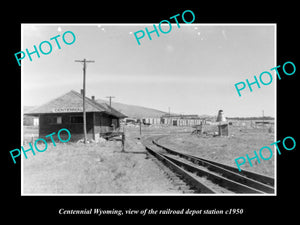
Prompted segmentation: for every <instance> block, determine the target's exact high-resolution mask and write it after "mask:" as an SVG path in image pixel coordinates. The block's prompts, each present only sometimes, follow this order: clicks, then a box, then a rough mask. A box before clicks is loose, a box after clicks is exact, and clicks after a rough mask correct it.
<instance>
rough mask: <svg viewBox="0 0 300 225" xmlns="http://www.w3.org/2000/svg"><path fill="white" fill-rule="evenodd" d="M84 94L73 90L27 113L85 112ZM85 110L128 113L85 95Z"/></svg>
mask: <svg viewBox="0 0 300 225" xmlns="http://www.w3.org/2000/svg"><path fill="white" fill-rule="evenodd" d="M82 102H83V96H82V95H81V94H80V93H78V92H76V91H74V90H71V91H70V92H68V93H66V94H64V95H62V96H60V97H58V98H56V99H53V100H51V101H50V102H48V103H45V104H43V105H41V106H38V107H36V108H34V109H32V110H30V111H29V112H27V113H24V114H25V115H31V116H37V115H39V114H46V113H74V112H83V108H82ZM85 111H86V112H103V113H106V114H109V115H112V116H115V117H118V118H125V117H127V116H126V115H124V114H122V113H121V112H119V111H117V110H116V109H114V108H113V107H110V106H109V105H107V104H106V103H101V104H100V103H98V102H96V101H95V100H92V99H90V98H88V97H85Z"/></svg>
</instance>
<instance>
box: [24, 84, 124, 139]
mask: <svg viewBox="0 0 300 225" xmlns="http://www.w3.org/2000/svg"><path fill="white" fill-rule="evenodd" d="M82 102H83V95H82V93H78V92H76V91H74V90H71V91H70V92H68V93H66V94H64V95H62V96H60V97H58V98H56V99H53V100H52V101H50V102H48V103H45V104H43V105H41V106H39V107H37V108H34V109H32V110H31V111H29V112H27V113H25V114H24V115H29V116H35V117H38V118H39V137H45V136H47V135H49V134H51V133H53V132H57V131H59V130H60V129H61V128H66V129H68V130H69V131H70V133H71V141H77V140H79V139H82V138H83V137H84V134H83V107H82V104H83V103H82ZM85 111H86V130H87V138H88V139H94V140H95V139H97V138H98V137H99V136H102V135H105V134H106V133H108V132H112V131H114V130H117V129H119V127H120V121H119V120H120V119H123V118H125V117H127V116H126V115H124V114H122V113H121V112H119V111H117V110H116V109H114V108H112V107H110V106H109V105H107V104H105V103H101V104H100V103H98V102H96V101H95V98H94V97H92V99H90V98H88V97H85Z"/></svg>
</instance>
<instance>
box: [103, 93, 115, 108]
mask: <svg viewBox="0 0 300 225" xmlns="http://www.w3.org/2000/svg"><path fill="white" fill-rule="evenodd" d="M105 98H109V107H110V111H111V99H112V98H115V96H106V97H105Z"/></svg>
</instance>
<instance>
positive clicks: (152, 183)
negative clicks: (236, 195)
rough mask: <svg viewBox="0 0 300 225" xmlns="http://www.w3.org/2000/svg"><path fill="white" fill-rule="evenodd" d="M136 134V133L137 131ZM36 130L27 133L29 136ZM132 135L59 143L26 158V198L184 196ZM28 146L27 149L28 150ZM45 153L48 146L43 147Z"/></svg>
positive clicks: (41, 147) (24, 174) (23, 177)
mask: <svg viewBox="0 0 300 225" xmlns="http://www.w3.org/2000/svg"><path fill="white" fill-rule="evenodd" d="M134 130H136V129H134ZM32 131H33V129H29V131H28V130H26V131H25V132H26V133H27V134H26V135H27V136H29V137H30V136H31V134H30V135H29V133H30V132H32ZM135 134H137V132H133V133H132V132H128V133H127V137H126V143H125V151H126V152H125V153H122V152H121V142H119V141H108V142H103V143H89V144H86V145H84V144H83V143H78V144H77V143H57V146H56V147H54V146H53V145H52V144H51V142H50V143H49V145H48V149H47V150H46V151H45V152H36V155H35V156H33V155H32V153H31V152H28V159H25V157H24V156H23V157H22V161H23V172H22V179H23V184H22V189H23V194H112V195H113V194H180V193H182V192H181V191H180V190H178V188H177V187H175V186H174V185H173V184H172V182H170V180H169V179H168V178H167V177H166V176H165V175H164V173H163V171H162V170H161V169H160V168H159V167H158V166H157V164H156V163H155V162H154V161H153V158H151V157H149V156H148V155H147V154H146V150H145V148H144V146H143V145H142V144H141V143H140V141H139V140H138V139H137V138H136V137H137V136H136V135H135ZM26 146H28V145H24V148H26ZM39 148H40V149H44V146H40V147H39Z"/></svg>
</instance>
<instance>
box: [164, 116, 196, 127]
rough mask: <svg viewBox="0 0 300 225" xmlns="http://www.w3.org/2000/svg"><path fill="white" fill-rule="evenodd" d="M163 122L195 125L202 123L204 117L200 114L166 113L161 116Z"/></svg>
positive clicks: (173, 124)
mask: <svg viewBox="0 0 300 225" xmlns="http://www.w3.org/2000/svg"><path fill="white" fill-rule="evenodd" d="M160 121H161V124H166V125H171V126H194V125H199V124H201V121H202V119H200V117H199V116H198V115H172V114H165V115H163V116H162V117H161V118H160Z"/></svg>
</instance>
